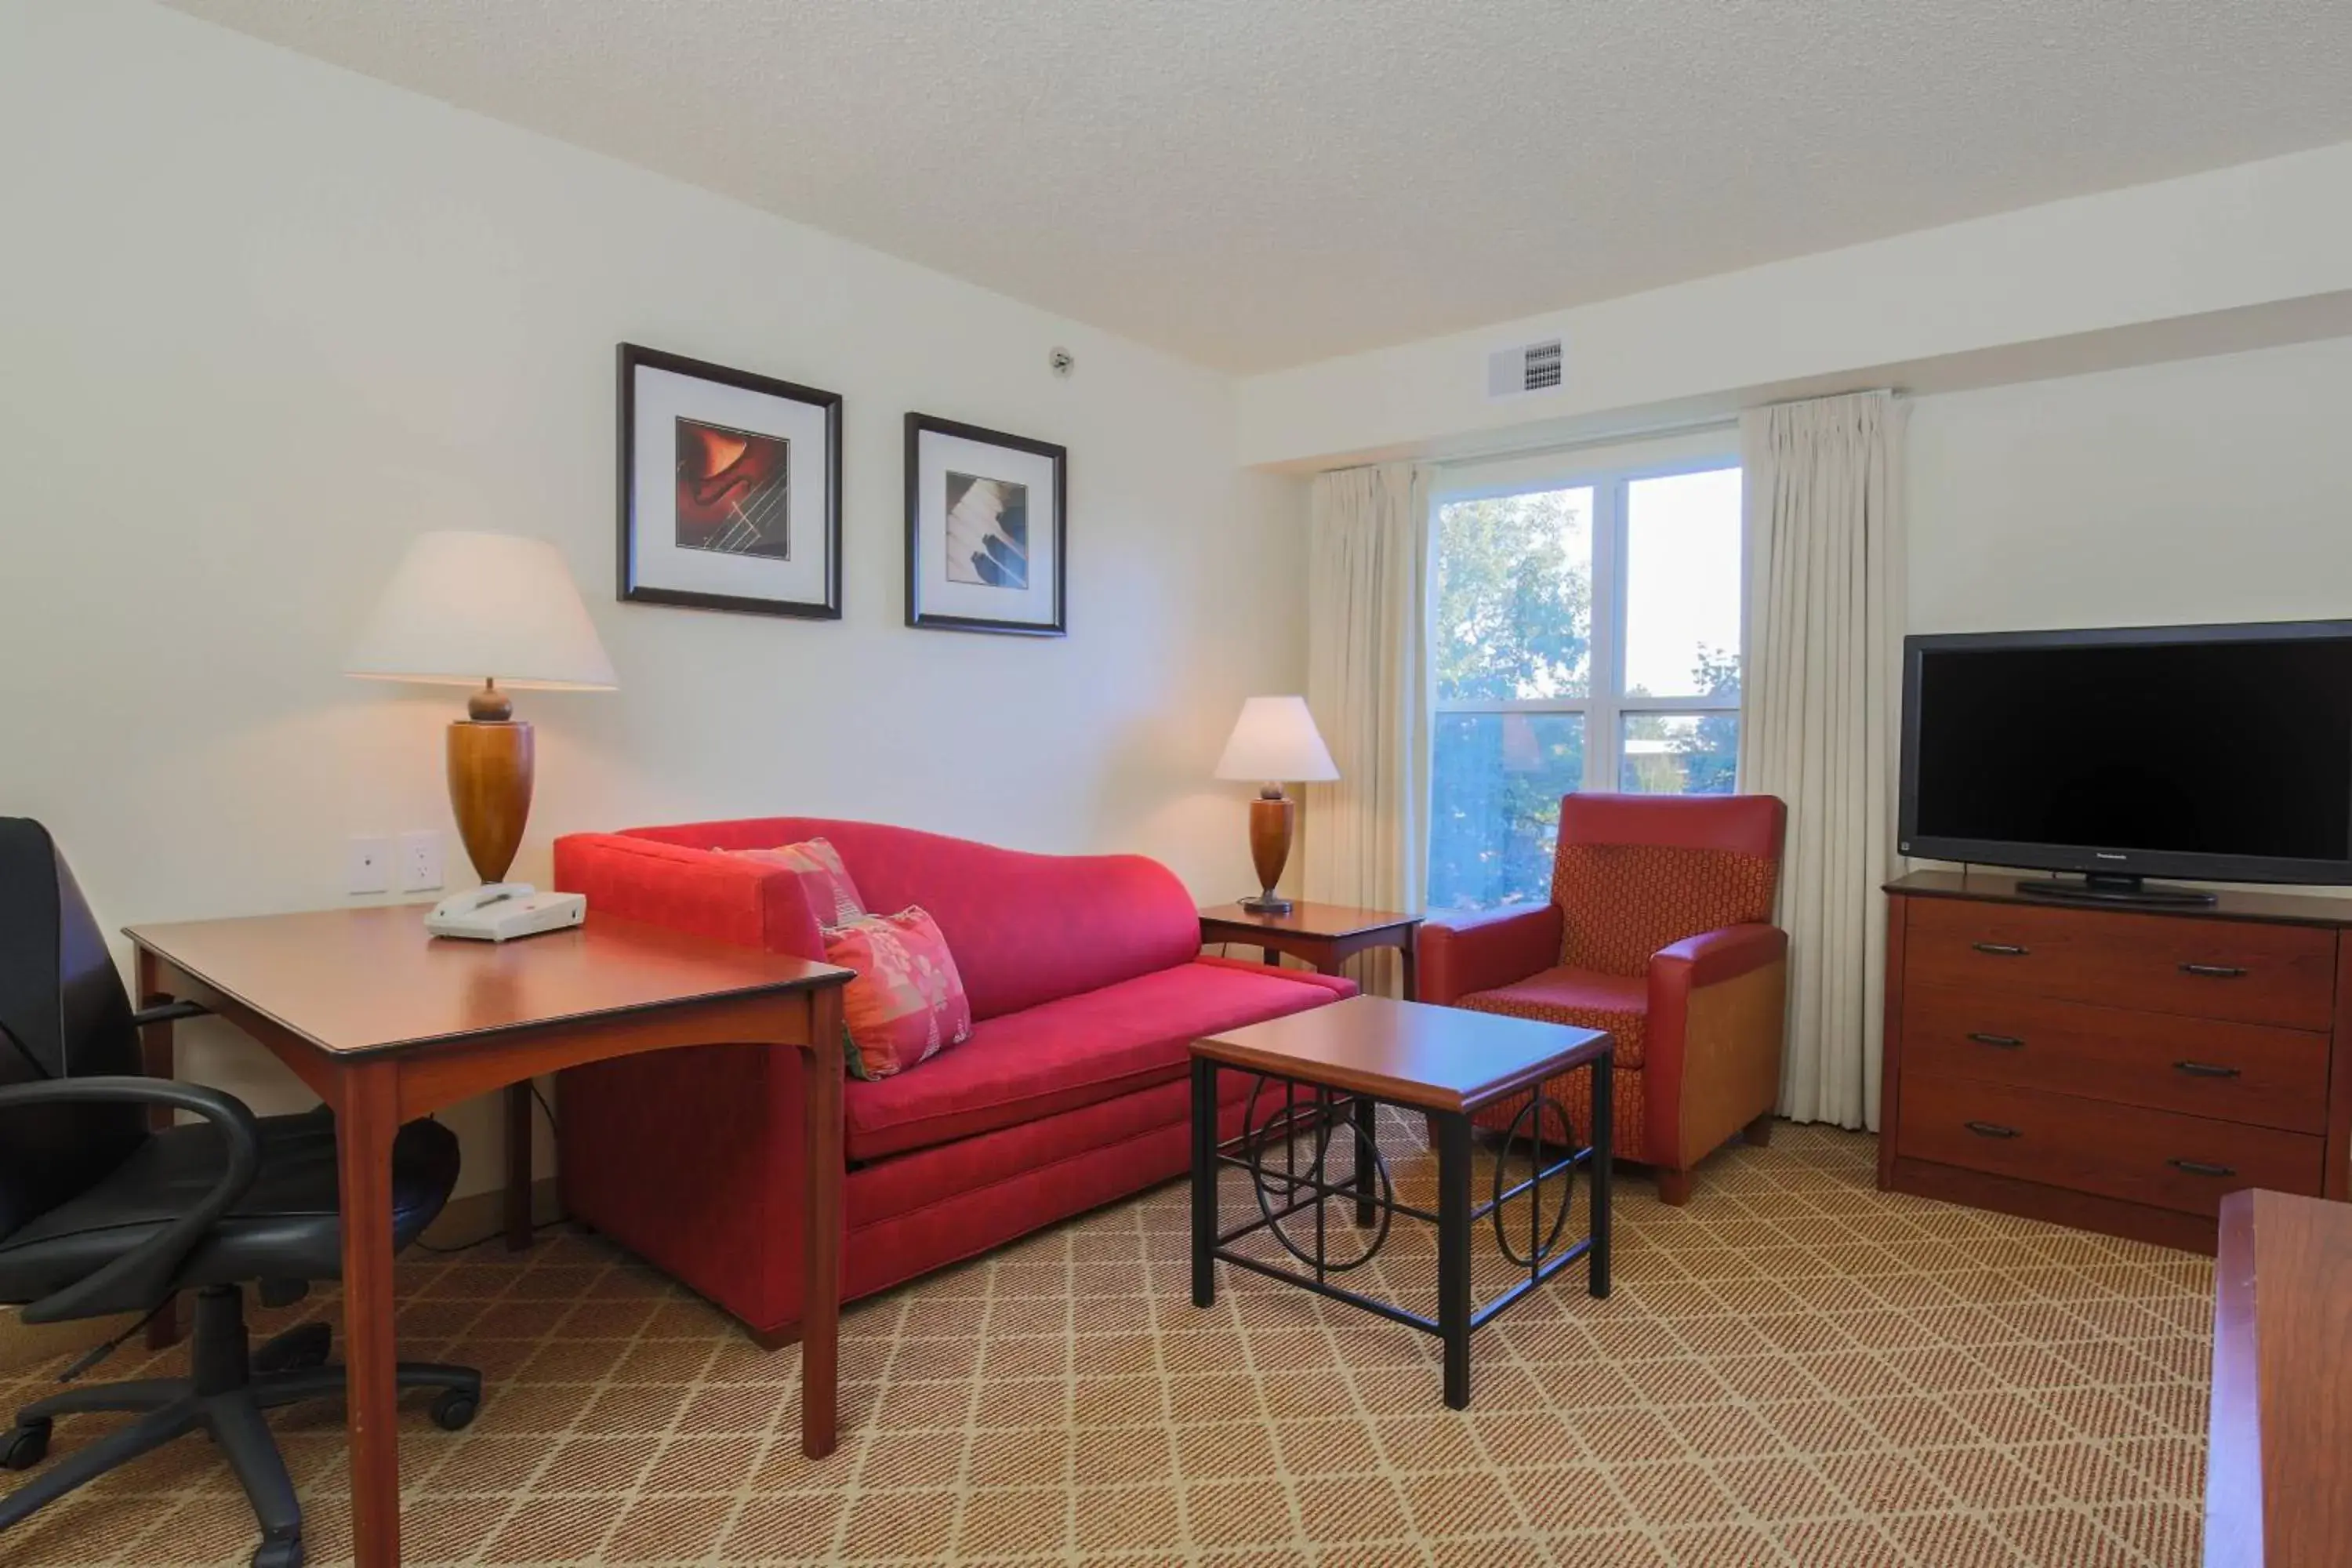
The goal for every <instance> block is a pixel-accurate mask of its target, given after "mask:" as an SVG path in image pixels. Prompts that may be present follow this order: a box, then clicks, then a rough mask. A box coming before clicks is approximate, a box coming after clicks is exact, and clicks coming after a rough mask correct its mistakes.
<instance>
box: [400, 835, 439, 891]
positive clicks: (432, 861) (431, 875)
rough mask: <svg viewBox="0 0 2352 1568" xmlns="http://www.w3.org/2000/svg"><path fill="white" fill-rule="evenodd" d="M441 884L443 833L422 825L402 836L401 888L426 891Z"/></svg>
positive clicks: (403, 889)
mask: <svg viewBox="0 0 2352 1568" xmlns="http://www.w3.org/2000/svg"><path fill="white" fill-rule="evenodd" d="M440 885H441V835H439V834H438V833H436V832H435V831H434V830H433V829H431V828H429V827H420V828H417V829H415V830H414V831H413V832H408V833H404V834H402V835H401V836H400V890H401V891H402V892H404V893H424V892H429V891H431V890H432V889H435V888H437V887H439V886H440Z"/></svg>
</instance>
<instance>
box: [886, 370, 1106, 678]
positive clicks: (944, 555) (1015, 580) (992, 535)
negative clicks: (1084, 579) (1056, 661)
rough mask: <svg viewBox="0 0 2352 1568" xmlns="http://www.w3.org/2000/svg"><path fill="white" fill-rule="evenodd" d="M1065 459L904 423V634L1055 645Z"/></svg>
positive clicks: (938, 425)
mask: <svg viewBox="0 0 2352 1568" xmlns="http://www.w3.org/2000/svg"><path fill="white" fill-rule="evenodd" d="M1068 467H1069V453H1068V452H1067V451H1066V450H1065V449H1064V448H1062V447H1056V446H1055V445H1053V444H1052V443H1050V442H1046V441H1032V440H1029V439H1027V438H1026V437H1020V436H1007V435H1005V434H1004V433H1003V432H1002V431H999V430H982V429H981V428H979V427H978V426H971V425H959V424H957V423H955V422H954V421H953V420H951V419H934V418H932V417H930V416H929V415H925V414H909V415H908V416H907V624H908V626H935V627H939V628H940V629H942V630H947V631H962V632H1012V633H1015V634H1017V635H1021V636H1024V637H1060V636H1062V635H1063V634H1064V633H1065V632H1066V631H1067V630H1068V629H1069V628H1068V625H1067V621H1066V608H1067V598H1068V595H1067V582H1068V576H1067V572H1066V559H1065V556H1066V547H1067V542H1068V538H1069V530H1068V521H1069V516H1068V514H1069V505H1068V484H1067V478H1066V471H1067V469H1068Z"/></svg>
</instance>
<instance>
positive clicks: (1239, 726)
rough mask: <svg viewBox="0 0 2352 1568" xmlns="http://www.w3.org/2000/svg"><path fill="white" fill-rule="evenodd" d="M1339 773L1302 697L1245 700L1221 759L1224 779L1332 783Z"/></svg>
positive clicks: (1220, 769) (1218, 768) (1218, 760)
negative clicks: (1332, 763)
mask: <svg viewBox="0 0 2352 1568" xmlns="http://www.w3.org/2000/svg"><path fill="white" fill-rule="evenodd" d="M1217 777H1219V778H1221V779H1257V780H1262V781H1264V782H1265V783H1268V784H1293V783H1303V784H1328V783H1329V782H1330V781H1331V780H1333V779H1336V778H1338V777H1339V769H1338V768H1336V767H1334V766H1332V765H1331V753H1330V752H1329V751H1328V749H1326V748H1325V746H1324V744H1323V737H1322V735H1321V733H1320V732H1318V731H1317V730H1316V728H1315V715H1313V714H1312V713H1309V712H1308V711H1307V699H1305V698H1304V697H1253V698H1251V699H1249V700H1247V701H1245V702H1244V703H1243V704H1242V716H1241V718H1239V719H1238V720H1236V721H1234V732H1233V737H1232V739H1230V740H1228V741H1227V742H1225V754H1224V755H1223V756H1222V757H1220V758H1218V759H1217Z"/></svg>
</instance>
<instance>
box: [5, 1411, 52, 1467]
mask: <svg viewBox="0 0 2352 1568" xmlns="http://www.w3.org/2000/svg"><path fill="white" fill-rule="evenodd" d="M48 1457H49V1424H48V1423H47V1422H46V1421H34V1422H29V1423H27V1424H26V1425H24V1426H11V1427H9V1428H8V1436H7V1437H6V1438H5V1441H0V1470H29V1469H31V1468H33V1467H34V1466H35V1465H37V1464H39V1463H40V1462H41V1461H42V1460H43V1459H46V1458H48Z"/></svg>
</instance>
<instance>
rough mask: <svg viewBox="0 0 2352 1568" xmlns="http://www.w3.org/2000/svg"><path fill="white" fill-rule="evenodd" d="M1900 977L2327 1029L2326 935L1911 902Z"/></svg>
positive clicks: (2332, 996) (2332, 950) (2309, 929)
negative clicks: (1901, 975)
mask: <svg viewBox="0 0 2352 1568" xmlns="http://www.w3.org/2000/svg"><path fill="white" fill-rule="evenodd" d="M1905 901H1906V904H1907V905H1908V910H1907V912H1906V923H1905V928H1904V974H1905V979H1906V984H1928V985H1945V986H1958V987H1961V988H1964V989H1969V990H1978V989H1981V990H1989V991H2001V992H2013V993H2023V994H2028V995H2034V996H2054V997H2059V998H2062V999H2063V1000H2066V1001H2070V1002H2089V1003H2093V1004H2096V1005H2102V1006H2109V1007H2127V1008H2130V1009H2132V1010H2134V1011H2137V1012H2147V1013H2179V1014H2184V1015H2187V1016H2191V1017H2198V1018H2229V1019H2234V1020H2237V1021H2239V1022H2242V1023H2249V1024H2277V1025H2283V1026H2285V1027H2288V1028H2293V1029H2326V1028H2327V1027H2328V1026H2330V1023H2331V1021H2332V1019H2333V1016H2334V1013H2335V1009H2336V932H2335V931H2332V930H2328V929H2326V928H2322V927H2316V926H2295V925H2263V924H2258V923H2255V922H2252V921H2206V920H2195V919H2189V918H2183V917H2178V916H2171V915H2136V914H2118V913H2116V912H2115V911H2113V910H2071V909H2038V908H2034V907H2032V906H2028V905H2021V904H1995V903H1979V902H1973V901H1961V900H1949V899H1910V900H1905Z"/></svg>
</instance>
